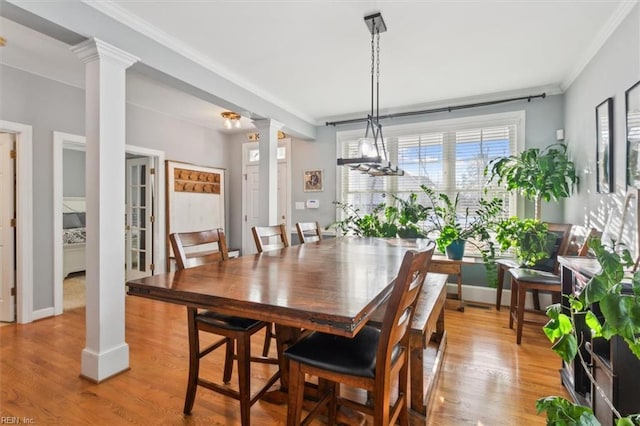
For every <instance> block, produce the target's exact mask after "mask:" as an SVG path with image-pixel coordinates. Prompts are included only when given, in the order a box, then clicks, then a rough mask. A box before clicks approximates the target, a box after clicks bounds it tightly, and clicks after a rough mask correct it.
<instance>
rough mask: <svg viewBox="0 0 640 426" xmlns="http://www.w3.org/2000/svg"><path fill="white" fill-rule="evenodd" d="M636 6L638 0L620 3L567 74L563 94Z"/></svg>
mask: <svg viewBox="0 0 640 426" xmlns="http://www.w3.org/2000/svg"><path fill="white" fill-rule="evenodd" d="M637 4H638V0H625V1H622V2H621V3H620V5H619V6H618V7H617V8H616V10H615V11H614V12H613V14H612V15H611V17H610V18H609V20H608V21H607V22H606V24H605V25H604V27H602V29H601V30H600V31H599V32H598V34H597V35H596V37H595V38H594V39H593V41H592V42H591V44H590V45H589V47H588V48H587V50H586V51H585V52H584V53H583V55H582V56H581V58H580V60H579V61H578V63H577V64H576V66H575V67H574V68H573V70H572V71H571V73H569V75H568V76H567V77H566V78H565V79H564V80H563V81H562V83H561V84H560V87H561V88H562V91H563V92H564V91H566V90H567V89H568V88H569V86H571V84H573V82H574V81H575V79H576V78H578V76H579V75H580V74H581V73H582V71H584V69H585V68H586V67H587V65H588V64H589V62H591V60H592V59H593V58H594V56H596V54H597V53H598V52H599V51H600V49H601V48H602V46H603V45H604V44H605V43H606V41H607V40H608V39H609V37H611V35H612V34H613V33H614V31H615V30H616V29H617V28H618V27H619V26H620V24H621V23H622V21H623V20H624V19H625V18H626V17H627V15H629V13H630V12H631V10H633V8H634V7H635V6H636V5H637Z"/></svg>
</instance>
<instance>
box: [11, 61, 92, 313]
mask: <svg viewBox="0 0 640 426" xmlns="http://www.w3.org/2000/svg"><path fill="white" fill-rule="evenodd" d="M0 73H1V75H2V78H1V79H0V93H2V101H1V102H0V106H1V108H2V110H1V111H0V117H1V118H2V119H3V120H7V121H14V122H18V123H23V124H27V125H30V126H32V127H33V238H34V244H33V259H34V262H33V263H34V265H33V299H34V300H33V308H34V309H36V310H37V309H43V308H48V307H52V306H53V240H52V239H53V235H52V233H53V195H52V194H53V183H52V180H53V179H52V178H53V161H52V160H51V159H52V158H53V133H52V132H53V131H61V132H65V133H72V134H78V135H82V134H84V91H82V90H79V89H77V88H74V87H70V86H67V85H64V84H60V83H57V82H53V81H51V80H48V79H45V78H42V77H38V76H35V75H33V74H28V73H25V72H23V71H19V70H16V69H14V68H10V67H7V66H4V65H0ZM35 259H37V260H38V261H37V262H35Z"/></svg>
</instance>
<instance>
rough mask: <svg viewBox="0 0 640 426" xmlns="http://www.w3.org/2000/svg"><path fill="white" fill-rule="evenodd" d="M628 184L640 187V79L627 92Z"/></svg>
mask: <svg viewBox="0 0 640 426" xmlns="http://www.w3.org/2000/svg"><path fill="white" fill-rule="evenodd" d="M625 111H626V115H625V121H626V123H627V185H628V186H633V187H634V188H640V154H639V152H640V81H638V82H637V83H636V84H634V85H633V86H631V88H630V89H629V90H627V91H626V92H625Z"/></svg>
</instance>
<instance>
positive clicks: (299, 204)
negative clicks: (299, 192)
mask: <svg viewBox="0 0 640 426" xmlns="http://www.w3.org/2000/svg"><path fill="white" fill-rule="evenodd" d="M296 210H304V201H296Z"/></svg>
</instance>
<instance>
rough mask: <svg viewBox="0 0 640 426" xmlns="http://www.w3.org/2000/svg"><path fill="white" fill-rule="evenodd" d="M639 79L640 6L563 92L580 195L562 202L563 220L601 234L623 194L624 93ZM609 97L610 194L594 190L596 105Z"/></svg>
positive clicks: (624, 176) (624, 168)
mask: <svg viewBox="0 0 640 426" xmlns="http://www.w3.org/2000/svg"><path fill="white" fill-rule="evenodd" d="M638 80H640V6H638V5H636V7H635V8H634V9H633V10H632V11H631V12H630V13H629V15H628V16H627V17H626V19H625V20H624V21H623V22H622V23H621V25H620V26H619V27H618V29H617V30H616V31H615V32H614V33H613V34H612V35H611V37H610V38H609V39H608V40H607V42H606V43H605V44H604V45H603V46H602V48H601V49H600V51H599V52H598V53H597V55H596V56H595V57H594V58H593V59H592V60H591V62H590V63H589V64H588V65H587V67H586V68H585V69H584V71H583V72H582V73H581V74H580V75H579V76H578V78H577V79H576V80H575V81H574V82H573V84H571V86H570V87H569V89H568V90H567V91H566V93H565V117H566V120H565V123H566V124H565V129H566V137H567V139H568V140H569V145H570V147H571V150H572V152H573V153H574V159H575V161H576V163H577V165H578V169H579V170H580V172H581V179H582V182H581V184H580V191H579V193H578V194H577V195H575V196H573V197H572V198H571V199H569V200H568V201H567V203H566V209H565V221H567V222H570V223H584V224H588V225H591V226H594V227H596V228H598V229H600V230H603V228H604V226H605V224H606V223H607V222H608V220H609V212H610V209H611V208H619V206H620V205H621V200H622V198H623V197H624V193H625V191H626V155H627V148H626V134H625V133H626V125H625V117H624V115H625V93H624V92H625V91H626V90H627V89H628V88H630V87H631V86H632V85H633V84H635V83H636V82H637V81H638ZM609 97H613V117H614V123H613V124H614V129H613V144H612V149H613V162H614V164H613V178H614V187H615V193H614V194H609V195H605V194H598V193H597V192H596V173H595V172H596V169H595V165H596V123H595V107H596V105H598V104H600V103H601V102H602V101H604V100H605V99H607V98H609Z"/></svg>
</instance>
